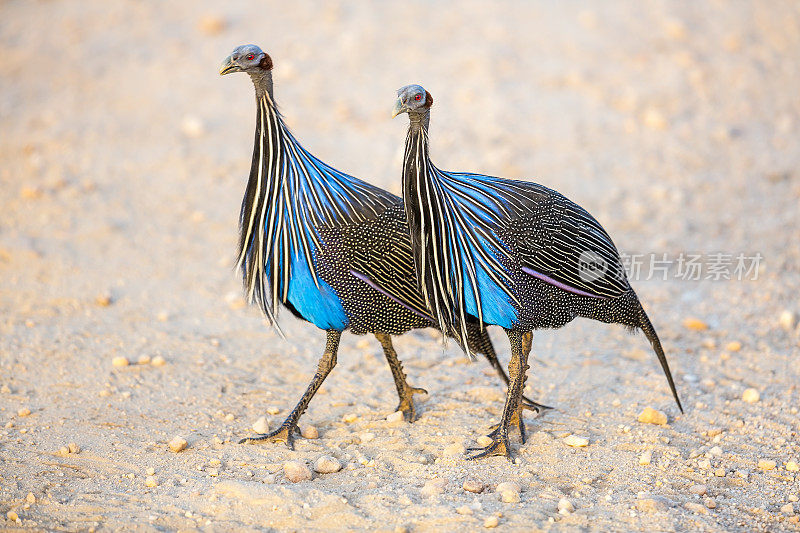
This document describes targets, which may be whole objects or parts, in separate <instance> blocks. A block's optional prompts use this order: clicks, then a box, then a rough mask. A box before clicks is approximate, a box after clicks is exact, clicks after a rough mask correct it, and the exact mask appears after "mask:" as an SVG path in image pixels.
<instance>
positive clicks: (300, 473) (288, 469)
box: [283, 461, 311, 483]
mask: <svg viewBox="0 0 800 533" xmlns="http://www.w3.org/2000/svg"><path fill="white" fill-rule="evenodd" d="M283 475H284V476H286V479H288V480H289V481H291V482H292V483H299V482H301V481H308V480H310V479H311V470H309V469H308V467H307V466H306V465H305V463H301V462H299V461H286V462H285V463H283Z"/></svg>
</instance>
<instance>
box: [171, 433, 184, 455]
mask: <svg viewBox="0 0 800 533" xmlns="http://www.w3.org/2000/svg"><path fill="white" fill-rule="evenodd" d="M187 445H188V443H187V442H186V439H184V438H183V437H175V438H173V439H172V440H171V441H169V449H170V450H172V451H173V452H175V453H178V452H182V451H183V450H185V449H186V446H187Z"/></svg>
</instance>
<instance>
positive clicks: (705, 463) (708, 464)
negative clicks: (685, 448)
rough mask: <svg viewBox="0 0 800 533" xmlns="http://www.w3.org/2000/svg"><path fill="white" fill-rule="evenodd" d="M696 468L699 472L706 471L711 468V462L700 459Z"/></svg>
mask: <svg viewBox="0 0 800 533" xmlns="http://www.w3.org/2000/svg"><path fill="white" fill-rule="evenodd" d="M697 466H698V468H700V470H708V469H710V468H711V461H709V460H708V459H700V460H699V461H697Z"/></svg>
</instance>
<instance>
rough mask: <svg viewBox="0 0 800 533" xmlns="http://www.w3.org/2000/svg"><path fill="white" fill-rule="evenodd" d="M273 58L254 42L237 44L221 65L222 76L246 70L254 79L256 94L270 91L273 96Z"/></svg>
mask: <svg viewBox="0 0 800 533" xmlns="http://www.w3.org/2000/svg"><path fill="white" fill-rule="evenodd" d="M271 71H272V58H271V57H269V54H267V53H266V52H264V51H263V50H261V48H259V47H258V46H256V45H254V44H243V45H242V46H237V47H236V48H235V49H234V50H233V52H231V55H229V56H228V57H226V58H225V60H224V61H223V62H222V65H220V67H219V74H220V76H224V75H225V74H231V73H233V72H246V73H247V74H249V75H250V79H252V80H253V85H255V87H256V94H257V95H258V94H263V93H264V92H267V93H269V95H270V98H272V72H271Z"/></svg>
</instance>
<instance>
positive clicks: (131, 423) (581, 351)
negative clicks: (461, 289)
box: [0, 1, 800, 531]
mask: <svg viewBox="0 0 800 533" xmlns="http://www.w3.org/2000/svg"><path fill="white" fill-rule="evenodd" d="M288 4H290V3H288V2H263V3H261V2H260V3H246V2H232V3H229V4H228V5H227V6H225V7H220V6H219V5H215V3H212V2H208V1H205V2H180V3H179V2H169V3H160V2H159V3H156V2H151V3H148V2H60V1H52V2H24V1H15V2H14V1H12V2H9V1H5V2H2V3H0V121H1V126H0V162H1V164H0V187H1V189H0V193H1V194H0V212H2V216H0V386H1V389H0V511H1V512H2V515H0V520H5V522H0V528H9V529H14V528H20V529H26V530H27V529H47V530H92V529H95V530H138V531H157V530H158V531H172V530H184V531H189V530H203V531H224V530H238V531H247V530H270V529H277V530H309V531H314V530H318V531H321V530H328V529H331V530H385V531H403V530H408V531H428V530H460V529H478V528H482V527H483V526H484V522H485V521H486V520H487V519H491V517H492V516H495V517H497V518H498V520H497V521H498V523H499V526H498V528H499V529H501V530H509V531H511V530H526V531H530V530H553V529H556V530H562V529H563V530H606V531H629V530H648V531H651V530H663V531H669V530H698V531H721V530H726V531H736V530H742V531H744V530H770V531H777V530H792V529H797V527H798V526H797V515H796V514H794V513H798V512H800V503H795V502H796V501H797V498H798V496H799V495H800V485H799V484H800V475H798V473H797V472H793V471H792V465H791V463H790V461H792V460H794V461H800V437H798V432H800V423H799V422H798V411H797V405H798V403H800V391H798V384H799V383H800V357H798V356H800V348H799V346H800V342H799V341H798V339H799V338H800V334H799V333H798V329H797V328H796V326H795V324H794V320H792V318H793V317H792V316H791V314H792V313H793V314H794V315H795V316H796V315H797V313H798V311H800V307H799V306H798V296H797V295H798V292H799V291H800V270H799V269H798V265H799V264H800V247H798V237H800V215H799V214H798V211H799V208H798V205H800V203H799V202H800V173H799V171H798V168H800V145H799V144H798V138H800V99H799V98H798V93H797V88H798V87H800V10H798V6H797V4H796V3H793V2H780V1H774V2H772V1H770V2H766V1H765V2H755V3H747V2H721V1H715V2H703V3H695V2H677V3H674V2H658V1H645V2H633V1H632V2H613V3H611V2H604V3H602V4H595V5H590V6H586V5H583V4H580V3H577V2H574V3H557V4H556V3H549V2H542V3H525V4H524V5H521V4H517V3H491V4H488V3H486V2H473V1H464V2H457V3H446V2H434V3H432V4H429V3H423V2H414V1H407V2H402V3H388V2H386V3H374V4H359V5H351V4H350V3H346V2H342V3H338V2H313V3H306V2H302V3H297V5H292V6H291V7H287V5H288ZM247 42H254V43H257V44H259V45H261V46H262V47H263V48H264V49H265V50H267V51H268V52H270V53H271V55H272V57H273V58H274V61H275V64H276V68H275V78H276V95H277V99H278V101H279V102H280V104H281V106H282V109H283V111H284V113H285V114H286V116H287V118H288V121H289V123H290V125H291V126H292V128H293V130H294V132H295V133H296V135H297V136H298V138H300V139H301V140H302V141H303V143H304V144H305V145H306V147H308V148H309V149H310V150H312V151H313V152H314V153H315V154H317V155H318V156H320V157H321V158H322V159H323V160H325V161H328V162H330V163H332V164H333V165H335V166H337V167H338V168H340V169H342V170H345V171H348V172H350V173H352V174H354V175H356V176H360V177H363V178H365V179H368V180H370V181H372V182H374V183H376V184H379V185H381V186H383V187H386V188H388V189H390V190H393V191H395V192H398V191H399V185H400V183H399V182H400V167H401V159H402V143H403V140H404V136H405V128H406V124H407V121H406V119H405V118H400V119H397V120H394V121H392V120H390V119H389V111H390V109H391V107H392V104H393V101H394V91H395V90H396V89H397V88H398V87H400V86H402V85H405V84H407V83H414V82H417V83H422V84H423V85H424V86H425V87H426V88H428V89H429V90H430V91H431V93H432V94H433V95H434V98H435V100H436V104H435V108H434V112H433V117H432V127H431V135H432V154H433V157H434V159H435V161H436V162H437V163H438V164H439V165H440V166H442V167H444V168H451V169H458V170H472V171H482V172H486V173H489V174H495V175H503V176H507V177H514V178H530V179H536V180H537V181H539V182H541V183H544V184H546V185H548V186H551V187H553V188H555V189H558V190H559V191H561V192H562V193H564V194H566V195H567V196H569V197H570V198H572V199H573V200H575V201H577V202H578V203H580V204H582V205H583V206H585V207H586V208H587V209H589V211H590V212H592V213H593V214H595V216H596V217H597V218H598V219H599V220H600V221H601V222H602V223H603V224H604V225H605V227H606V228H607V229H608V231H609V233H610V234H611V235H612V236H613V237H614V239H615V241H616V242H617V244H618V246H619V247H620V249H621V250H623V251H626V252H641V253H657V254H661V253H667V254H669V256H670V257H676V256H677V255H678V254H680V253H682V252H702V253H705V254H709V253H712V252H723V253H730V254H738V253H746V254H748V255H753V254H755V253H760V254H762V255H763V258H764V259H763V261H762V263H761V270H760V275H759V277H758V279H757V280H755V281H753V280H749V281H738V280H731V281H713V280H711V281H684V280H679V279H675V277H674V276H671V277H670V279H669V280H667V281H656V280H649V281H648V280H646V279H639V280H635V281H633V285H634V287H635V288H636V290H637V291H638V293H639V294H640V296H641V298H642V299H643V301H644V302H645V306H646V308H647V309H648V311H649V313H650V315H651V317H652V318H653V321H654V323H655V325H656V327H657V329H658V331H659V332H660V335H661V337H662V340H663V342H664V345H665V347H666V350H667V353H668V355H669V359H670V362H671V364H672V366H673V370H674V373H675V376H676V380H677V383H678V386H679V390H680V393H681V395H682V398H683V401H684V405H685V406H686V408H687V409H686V413H685V414H684V415H681V414H680V413H679V412H678V410H677V408H676V406H675V405H674V403H673V402H672V400H671V397H670V395H669V391H668V388H667V385H666V382H665V380H664V378H663V376H662V374H661V372H660V370H659V368H658V366H657V363H656V361H655V357H654V356H652V354H651V353H650V352H649V347H648V345H647V343H646V341H645V340H644V338H643V337H642V336H641V335H640V336H635V337H632V336H629V335H628V334H626V333H625V332H624V331H623V330H622V328H620V327H613V326H607V325H603V324H599V323H594V322H588V321H576V322H574V323H573V324H571V325H569V326H568V327H566V328H563V329H562V330H559V331H548V332H541V333H538V334H537V335H536V337H535V340H534V358H533V364H532V369H531V371H530V375H531V378H530V379H529V381H528V383H529V387H528V392H529V394H530V395H531V396H533V397H535V398H537V399H538V400H540V401H542V402H544V403H547V404H549V405H553V406H555V407H556V408H557V409H556V410H555V411H551V412H549V413H547V414H546V415H545V416H542V417H539V418H537V419H529V420H528V429H529V431H530V433H531V437H530V440H529V441H528V443H527V444H525V445H522V446H519V445H518V443H516V442H515V451H516V457H517V461H516V462H515V463H509V462H508V461H506V460H505V459H503V458H491V459H488V460H482V461H478V462H469V461H466V460H465V459H464V456H463V447H468V446H471V445H474V444H475V442H476V438H477V437H479V436H481V435H483V434H485V433H486V432H487V430H488V428H489V427H490V426H491V424H492V423H494V422H496V421H497V419H498V418H499V413H500V409H501V407H502V401H503V397H504V389H503V388H502V387H501V386H500V385H499V383H498V380H497V379H496V378H495V376H494V375H493V374H491V372H488V370H487V366H486V364H485V363H484V362H483V361H479V362H476V363H474V364H468V362H467V361H465V359H464V358H463V356H462V355H461V354H460V353H459V352H458V351H457V350H456V348H455V346H454V345H452V343H451V345H450V346H448V347H443V346H442V345H441V343H439V341H438V340H437V339H436V338H435V336H434V335H432V334H431V333H430V332H426V331H418V332H413V333H411V334H409V335H406V336H404V337H402V338H398V339H397V340H396V346H397V348H398V352H399V354H400V356H401V358H402V359H403V360H404V361H405V362H406V368H407V369H408V372H409V375H410V381H411V383H412V384H414V385H417V386H422V387H426V388H427V389H428V391H429V395H427V397H426V398H423V399H422V401H421V402H420V403H419V410H420V412H421V417H420V419H419V420H418V421H417V422H416V423H414V424H406V423H403V422H392V421H391V420H387V419H386V417H387V416H388V415H390V414H391V413H392V411H393V409H394V407H395V405H396V396H395V392H394V389H393V386H392V382H391V376H390V373H389V369H388V366H387V365H386V363H385V361H384V360H383V357H382V355H381V352H380V346H379V345H378V343H377V341H375V339H374V338H371V337H355V336H353V335H345V337H344V339H343V342H342V346H341V350H340V355H339V365H338V366H337V368H336V369H335V370H334V372H333V373H332V375H331V376H330V377H329V379H328V380H327V382H326V383H325V385H324V386H323V389H322V391H321V392H320V394H319V395H318V397H317V398H315V400H314V401H313V402H312V404H311V406H310V408H309V410H308V412H307V413H306V415H305V416H304V418H303V419H302V422H303V423H305V424H313V425H314V426H315V427H316V428H317V430H318V432H319V438H317V439H303V438H299V439H298V441H297V446H296V450H295V451H291V450H289V449H287V448H286V447H284V446H282V445H270V444H262V445H238V444H236V443H235V442H236V441H237V440H238V438H240V437H242V436H245V435H248V434H251V433H252V429H251V426H252V424H253V423H254V422H255V421H256V420H257V419H258V418H259V417H261V416H266V418H267V421H268V422H269V423H270V424H271V426H272V427H275V425H277V424H278V423H279V422H280V421H281V420H282V417H283V416H285V415H286V414H287V413H288V411H289V410H290V409H291V408H292V406H293V405H294V404H295V402H296V401H297V399H298V398H299V396H300V393H301V392H302V390H303V389H304V388H305V386H306V383H307V380H308V379H309V378H310V376H311V374H312V372H313V370H314V369H315V368H316V361H317V358H318V356H319V354H320V353H321V350H322V347H323V343H324V336H323V334H322V333H321V332H320V331H318V330H316V329H315V328H314V327H312V326H310V325H308V324H305V323H300V322H299V321H296V320H294V319H293V318H292V317H291V316H290V315H289V314H288V313H284V314H283V327H284V330H285V332H286V339H285V340H284V339H281V338H280V337H279V336H278V335H277V334H276V333H275V332H274V331H272V330H271V329H270V328H268V327H267V326H266V325H265V323H264V321H263V319H262V318H261V316H260V315H259V313H258V312H257V310H256V309H253V308H248V307H247V306H245V305H244V303H243V302H242V300H241V298H240V289H239V281H238V279H237V277H236V275H235V274H234V273H233V272H232V270H231V266H232V263H233V258H234V254H235V240H236V222H237V215H238V209H239V202H240V199H241V195H242V193H243V190H244V185H245V180H246V176H247V172H248V168H249V162H250V155H251V150H252V145H251V143H252V131H253V127H254V107H255V106H254V102H253V96H252V87H251V85H250V82H249V80H248V79H247V78H246V77H245V76H241V75H239V76H230V77H226V78H220V77H219V76H218V75H217V68H218V65H219V62H220V61H221V60H222V59H223V58H224V57H225V56H226V55H227V54H228V53H229V52H230V51H231V50H232V48H233V47H234V46H235V45H238V44H242V43H247ZM787 312H788V313H787ZM781 316H783V318H782V319H781ZM690 317H694V318H696V319H698V320H700V321H702V322H703V323H704V324H706V325H707V326H708V329H706V330H697V329H692V328H687V327H686V326H685V325H684V320H685V319H687V318H690ZM493 335H494V338H495V339H496V343H497V346H498V349H499V351H500V352H501V358H502V359H503V360H507V357H508V355H507V354H508V347H507V342H505V341H504V339H503V335H502V333H501V332H493ZM736 343H738V344H739V345H738V346H737V344H736ZM737 348H738V349H737ZM158 356H160V357H162V358H163V359H164V361H165V363H166V364H164V365H163V366H155V365H153V364H135V363H136V362H137V361H138V360H139V359H140V358H148V357H149V358H150V359H151V360H155V358H156V357H158ZM115 357H125V358H127V359H128V360H130V361H131V362H132V364H131V365H129V366H127V367H115V366H114V365H112V361H113V360H114V358H115ZM145 360H146V359H145ZM747 388H754V389H756V390H757V391H758V392H759V395H760V400H759V401H757V402H755V403H748V402H745V401H743V400H742V395H743V392H744V391H745V389H747ZM648 406H649V407H653V408H656V409H658V410H661V411H663V412H664V413H666V414H667V416H668V420H669V422H668V424H667V425H664V426H658V425H649V424H648V425H646V424H642V423H639V422H638V421H637V416H638V414H639V412H640V411H642V409H643V408H645V407H648ZM26 410H29V411H30V414H27V411H26ZM270 413H271V414H270ZM390 418H391V417H390ZM568 434H575V435H578V436H581V437H586V438H588V440H589V445H588V446H586V447H583V448H572V447H569V446H567V445H565V444H564V441H563V438H564V437H565V436H566V435H568ZM175 436H183V437H184V438H185V439H186V440H187V441H188V443H189V446H188V448H187V449H186V450H184V451H182V452H180V453H173V452H171V451H169V449H168V446H167V442H169V441H170V439H172V438H173V437H175ZM69 443H75V444H76V445H77V446H78V448H79V452H78V453H68V454H63V453H61V452H60V451H59V450H60V449H61V448H62V447H66V446H68V444H69ZM648 451H650V452H651V453H652V459H651V462H650V464H649V465H640V464H639V462H640V457H641V456H642V455H643V454H645V453H646V452H648ZM322 455H331V456H334V457H335V458H337V460H338V461H340V462H341V464H342V465H343V466H344V468H343V469H342V471H340V472H337V473H332V474H316V473H315V474H314V476H313V479H312V480H310V481H303V482H299V483H291V482H290V481H289V480H287V478H286V476H285V475H284V470H283V465H284V463H285V462H286V461H300V462H306V463H308V464H309V465H312V464H313V462H314V461H315V460H316V459H317V458H318V457H320V456H322ZM759 460H761V461H762V462H761V467H759ZM769 461H774V463H770V462H769ZM773 464H774V467H773V468H772V469H768V467H769V466H771V465H773ZM149 469H152V470H150V472H152V475H153V477H154V478H155V479H154V480H150V481H155V483H157V485H156V486H153V487H148V486H147V476H148V470H149ZM467 478H469V479H473V480H476V481H479V482H481V483H483V484H484V485H485V486H486V488H485V490H484V491H483V492H482V493H480V494H473V493H470V492H466V491H464V490H463V489H462V483H463V482H464V480H465V479H467ZM505 481H510V482H515V483H518V484H519V486H520V487H521V493H520V501H519V502H518V503H516V502H512V503H503V502H502V501H500V499H499V497H498V494H497V493H496V492H495V487H496V485H497V484H498V483H501V482H505ZM151 484H152V483H151ZM698 485H704V486H705V489H706V494H704V495H698V494H695V492H702V489H700V488H698V487H697V486H698ZM693 491H694V492H693ZM29 493H30V495H29ZM562 498H564V499H568V500H569V501H570V502H571V504H572V505H573V506H574V509H575V511H574V512H573V513H568V514H559V513H558V512H557V502H558V501H559V500H560V499H562ZM512 499H513V498H512ZM787 505H788V507H787ZM9 512H10V513H11V514H10V515H8V514H7V513H9ZM8 516H10V518H7V517H8ZM15 516H17V517H18V518H19V521H14V520H13V518H14V517H15Z"/></svg>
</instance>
